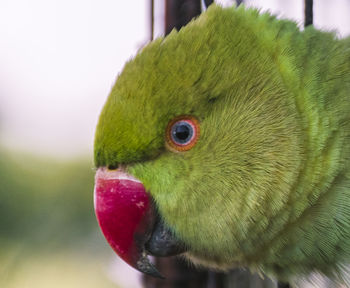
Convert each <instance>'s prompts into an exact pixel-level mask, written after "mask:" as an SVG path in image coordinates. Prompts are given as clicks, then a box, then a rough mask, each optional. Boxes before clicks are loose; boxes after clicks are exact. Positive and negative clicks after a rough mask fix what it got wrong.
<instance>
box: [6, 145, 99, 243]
mask: <svg viewBox="0 0 350 288" xmlns="http://www.w3.org/2000/svg"><path fill="white" fill-rule="evenodd" d="M92 167H93V165H92V161H88V160H85V159H79V160H75V161H66V162H63V161H58V160H53V159H45V158H41V157H34V156H31V155H26V154H23V153H18V152H15V151H6V150H1V152H0V239H1V240H2V241H9V240H10V241H16V240H18V241H23V240H25V241H26V242H27V243H28V244H31V245H40V247H42V245H46V246H49V245H50V244H54V245H61V244H62V245H68V244H69V243H74V242H75V241H76V238H77V237H83V236H86V235H88V234H89V233H91V232H92V231H93V230H94V229H96V226H97V223H96V220H95V216H94V211H93V180H94V171H93V169H92Z"/></svg>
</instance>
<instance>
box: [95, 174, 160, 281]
mask: <svg viewBox="0 0 350 288" xmlns="http://www.w3.org/2000/svg"><path fill="white" fill-rule="evenodd" d="M94 197H95V212H96V216H97V220H98V223H99V225H100V227H101V229H102V232H103V234H104V236H105V237H106V239H107V241H108V243H109V244H110V245H111V247H112V248H113V250H114V251H115V252H116V253H117V254H118V255H119V256H120V257H121V258H122V259H123V260H124V261H125V262H127V263H128V264H129V265H131V266H132V267H134V268H135V269H137V270H139V271H141V272H143V273H146V274H149V275H152V276H156V277H160V278H163V276H162V275H161V274H160V273H159V272H158V271H157V269H156V268H155V267H154V266H153V265H152V264H151V263H150V262H149V260H148V258H147V254H146V251H145V244H146V242H147V241H148V240H149V239H150V237H151V233H152V229H153V227H154V224H155V220H156V216H155V215H156V213H155V211H154V207H153V203H152V201H151V198H150V196H149V194H148V193H147V192H146V190H145V187H144V186H143V184H142V183H141V182H140V181H139V180H137V179H135V178H134V177H132V176H131V175H129V174H127V173H125V172H123V171H121V170H108V169H106V168H99V169H98V170H97V173H96V178H95V195H94Z"/></svg>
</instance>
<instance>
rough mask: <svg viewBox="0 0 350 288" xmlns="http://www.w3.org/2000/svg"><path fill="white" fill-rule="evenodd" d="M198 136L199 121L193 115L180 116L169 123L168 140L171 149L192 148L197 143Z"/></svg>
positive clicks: (182, 149) (184, 149)
mask: <svg viewBox="0 0 350 288" xmlns="http://www.w3.org/2000/svg"><path fill="white" fill-rule="evenodd" d="M198 137H199V123H198V120H197V119H195V118H194V117H192V116H179V117H176V118H175V119H173V120H171V121H170V122H169V124H168V127H167V131H166V140H167V144H168V146H169V148H170V149H171V150H174V149H175V150H176V151H187V150H190V149H191V148H192V147H193V146H194V144H196V142H197V140H198Z"/></svg>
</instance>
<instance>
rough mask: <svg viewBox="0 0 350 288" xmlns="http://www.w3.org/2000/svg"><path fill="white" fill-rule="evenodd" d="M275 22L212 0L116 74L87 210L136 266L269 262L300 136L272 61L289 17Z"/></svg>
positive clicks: (99, 133)
mask: <svg viewBox="0 0 350 288" xmlns="http://www.w3.org/2000/svg"><path fill="white" fill-rule="evenodd" d="M276 23H277V24H278V23H280V22H279V21H278V20H276V19H275V18H274V17H272V16H270V15H268V14H262V15H259V13H258V12H257V11H256V10H253V9H245V8H243V7H242V8H237V9H235V8H225V9H224V8H221V7H219V6H215V5H213V6H212V7H210V8H209V9H208V10H207V12H205V13H203V14H202V15H201V16H200V17H199V18H198V19H196V20H195V21H192V22H191V23H190V24H188V25H187V26H186V27H184V28H183V29H181V30H180V31H179V32H177V31H173V32H172V33H171V34H169V35H168V36H167V37H165V38H159V39H157V40H155V41H153V42H151V43H150V44H149V45H147V46H146V47H144V48H143V49H142V50H141V51H140V52H139V53H138V54H137V55H136V56H135V58H134V59H132V60H131V61H129V62H128V63H127V64H126V65H125V67H124V70H123V72H122V73H121V74H120V75H119V77H118V78H117V80H116V83H115V85H114V87H113V89H112V91H111V93H110V95H109V98H108V100H107V102H106V104H105V106H104V108H103V110H102V113H101V115H100V118H99V123H98V126H97V130H96V136H95V165H96V167H97V173H96V185H95V210H96V214H97V218H98V221H99V224H100V226H101V229H102V231H103V233H104V235H105V237H106V238H107V240H108V242H109V244H110V245H111V246H112V248H113V249H114V250H115V252H116V253H117V254H118V255H119V256H120V257H121V258H122V259H124V260H125V261H126V262H127V263H129V264H130V265H131V266H133V267H135V268H136V269H138V270H140V271H142V272H145V273H148V274H151V275H155V276H160V274H159V273H158V272H157V270H156V269H155V268H154V267H153V266H152V264H151V263H150V262H149V261H148V258H147V255H157V256H168V255H175V254H179V253H184V255H185V257H188V258H189V259H190V260H191V261H192V262H194V263H198V264H201V265H206V266H209V267H214V268H219V269H226V268H229V267H232V266H234V265H245V266H249V267H253V268H254V267H255V268H259V267H260V265H261V259H262V257H263V256H264V259H265V260H266V259H269V260H266V261H271V263H272V262H273V261H274V259H272V258H266V257H267V256H266V255H268V256H269V255H273V252H274V251H273V248H271V247H272V245H271V246H270V244H269V243H271V242H272V241H275V240H276V237H278V232H279V231H280V230H281V229H283V226H285V223H286V221H287V220H286V219H285V218H283V217H282V218H281V217H277V215H281V213H282V212H281V211H284V209H286V203H287V202H288V201H289V193H290V191H291V190H292V187H293V185H295V182H296V179H297V178H298V171H299V167H300V165H301V162H302V161H301V160H300V159H301V157H300V155H301V154H302V142H303V139H302V137H301V133H300V121H299V120H298V117H299V115H298V112H297V108H296V104H295V101H293V100H292V97H291V96H290V93H291V92H290V90H289V89H287V88H286V83H285V78H284V76H283V73H284V72H283V71H284V70H287V68H288V67H287V66H288V62H287V61H284V62H283V61H282V60H283V57H284V56H283V57H282V56H281V59H282V60H280V59H279V60H277V58H278V57H279V54H278V53H280V50H279V49H280V43H279V42H278V41H277V40H276V39H277V38H278V37H279V36H278V35H279V34H278V33H281V35H282V34H283V33H282V32H281V31H283V29H285V30H288V29H292V30H297V27H296V25H295V24H294V23H291V22H283V23H282V22H281V23H282V24H278V25H277V24H276ZM281 27H284V28H281ZM286 27H287V28H288V29H287V28H286ZM276 35H277V36H276ZM281 39H282V38H281ZM282 40H283V39H282ZM282 40H281V41H282ZM283 53H284V54H283ZM283 53H281V54H282V55H286V54H288V51H284V52H283ZM281 71H282V72H281ZM286 73H287V72H286ZM282 215H283V213H282ZM271 223H273V226H271ZM276 235H277V236H276ZM282 240H283V241H286V239H282ZM282 240H281V241H282ZM269 249H270V250H269ZM271 249H272V250H271ZM262 251H263V252H267V251H269V253H268V254H266V253H265V254H264V255H262ZM271 257H272V256H271Z"/></svg>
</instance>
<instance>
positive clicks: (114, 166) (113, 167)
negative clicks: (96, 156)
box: [107, 165, 118, 170]
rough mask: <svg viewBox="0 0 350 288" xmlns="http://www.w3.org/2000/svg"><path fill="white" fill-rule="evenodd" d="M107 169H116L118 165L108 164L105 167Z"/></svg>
mask: <svg viewBox="0 0 350 288" xmlns="http://www.w3.org/2000/svg"><path fill="white" fill-rule="evenodd" d="M107 168H108V169H109V170H117V169H118V165H108V167H107Z"/></svg>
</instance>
